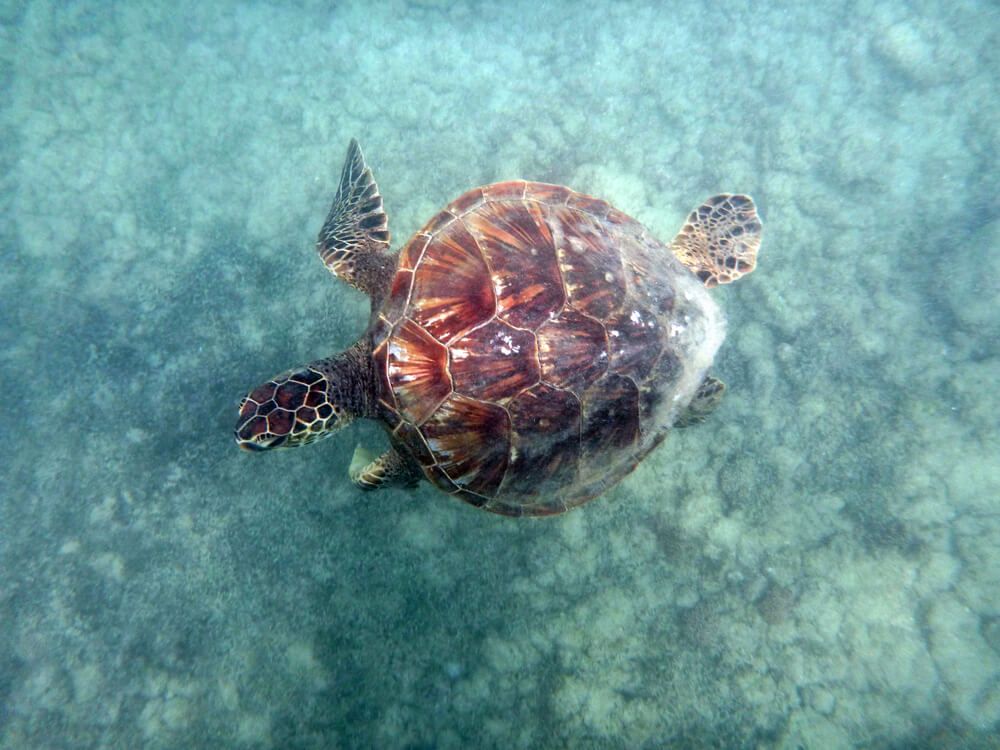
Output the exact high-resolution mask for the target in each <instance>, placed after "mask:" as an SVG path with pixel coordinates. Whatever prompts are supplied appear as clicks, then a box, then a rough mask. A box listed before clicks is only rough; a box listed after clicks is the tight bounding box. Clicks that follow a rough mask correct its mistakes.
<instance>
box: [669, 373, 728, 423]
mask: <svg viewBox="0 0 1000 750" xmlns="http://www.w3.org/2000/svg"><path fill="white" fill-rule="evenodd" d="M725 392H726V384H725V383H723V382H722V381H721V380H719V379H718V378H714V377H712V376H711V375H706V376H705V379H704V380H702V381H701V385H699V386H698V390H697V391H696V392H695V394H694V398H693V399H691V403H690V404H688V406H687V409H685V410H684V411H683V412H682V413H681V415H680V417H678V418H677V421H676V422H674V427H690V426H691V425H693V424H701V423H702V422H704V421H705V419H707V418H708V415H709V414H711V413H712V412H713V411H715V409H716V408H717V407H718V406H719V403H720V402H721V401H722V396H723V394H724V393H725Z"/></svg>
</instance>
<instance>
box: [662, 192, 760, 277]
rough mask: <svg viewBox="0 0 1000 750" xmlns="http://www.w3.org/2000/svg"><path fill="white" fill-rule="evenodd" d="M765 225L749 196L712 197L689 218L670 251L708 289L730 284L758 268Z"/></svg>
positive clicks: (725, 195)
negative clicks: (761, 237)
mask: <svg viewBox="0 0 1000 750" xmlns="http://www.w3.org/2000/svg"><path fill="white" fill-rule="evenodd" d="M761 229H762V225H761V222H760V217H759V216H758V215H757V207H756V206H755V205H754V202H753V198H751V197H750V196H749V195H730V194H728V193H722V194H720V195H713V196H712V197H711V198H709V199H708V200H707V201H705V202H704V203H702V204H701V205H700V206H698V208H696V209H695V210H694V211H692V212H691V214H690V215H689V216H688V219H687V221H686V222H685V223H684V226H683V227H681V231H680V232H678V233H677V236H676V237H674V241H673V242H672V243H671V245H670V249H671V250H673V251H674V255H675V256H677V259H678V260H679V261H680V262H681V263H683V264H684V265H685V266H687V267H688V269H690V271H691V273H693V274H694V275H695V276H697V277H698V278H699V279H701V280H702V281H703V282H704V284H705V286H708V287H712V286H716V285H717V284H728V283H729V282H731V281H736V279H738V278H740V277H741V276H745V275H746V274H748V273H750V272H751V271H753V269H754V267H755V266H756V265H757V251H758V250H759V249H760V232H761Z"/></svg>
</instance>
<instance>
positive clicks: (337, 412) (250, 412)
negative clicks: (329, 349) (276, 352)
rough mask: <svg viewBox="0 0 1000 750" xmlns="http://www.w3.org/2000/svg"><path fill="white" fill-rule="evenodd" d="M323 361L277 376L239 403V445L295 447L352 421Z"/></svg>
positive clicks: (237, 438) (241, 446) (237, 424)
mask: <svg viewBox="0 0 1000 750" xmlns="http://www.w3.org/2000/svg"><path fill="white" fill-rule="evenodd" d="M326 369H327V368H324V367H323V366H322V363H314V364H312V365H309V366H307V367H301V368H299V369H297V370H289V371H287V372H283V373H282V374H281V375H276V376H274V377H273V378H271V379H270V380H268V381H267V382H266V383H264V384H263V385H260V386H258V387H257V388H254V389H253V390H252V391H250V393H249V394H247V396H246V397H245V398H244V399H243V400H242V401H241V402H240V417H239V420H237V422H236V430H235V432H236V444H237V445H238V446H239V447H240V448H243V449H244V450H247V451H261V450H266V449H268V448H294V447H296V446H299V445H306V444H307V443H312V442H314V441H316V440H318V439H320V438H322V437H326V436H328V435H331V434H333V433H334V432H335V431H336V430H338V429H340V428H341V427H343V426H344V425H345V424H347V423H348V422H350V421H351V418H350V415H349V414H347V413H345V411H344V409H343V407H342V406H341V405H340V404H338V403H337V401H338V400H339V399H335V398H334V396H335V394H336V392H337V389H336V388H335V387H333V385H332V384H331V382H330V374H329V373H328V372H327V371H326Z"/></svg>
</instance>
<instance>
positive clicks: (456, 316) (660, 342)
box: [236, 140, 761, 516]
mask: <svg viewBox="0 0 1000 750" xmlns="http://www.w3.org/2000/svg"><path fill="white" fill-rule="evenodd" d="M760 233H761V222H760V219H759V218H758V216H757V211H756V208H755V206H754V203H753V201H752V200H751V199H750V198H749V197H748V196H745V195H729V194H723V195H716V196H714V197H712V198H709V199H708V200H707V201H705V203H703V204H702V205H700V206H698V207H697V208H696V209H695V210H694V211H692V212H691V214H690V215H689V216H688V218H687V222H686V223H685V224H684V226H683V228H682V229H681V231H680V233H679V234H678V235H677V236H676V237H675V238H674V240H673V242H672V243H671V244H670V245H669V246H664V245H663V244H662V243H660V242H658V241H657V240H656V239H655V238H654V237H653V236H652V235H651V234H650V233H649V231H647V230H646V229H645V228H644V227H643V226H642V225H640V224H639V223H638V222H637V221H636V220H635V219H632V218H630V217H629V216H626V215H625V214H624V213H622V212H621V211H618V210H616V209H615V208H613V207H612V206H610V205H609V204H608V203H605V202H604V201H602V200H598V199H597V198H592V197H590V196H587V195H583V194H581V193H577V192H574V191H573V190H570V189H569V188H566V187H561V186H557V185H548V184H543V183H539V182H526V181H522V180H518V181H512V182H500V183H496V184H493V185H487V186H485V187H479V188H475V189H473V190H470V191H468V192H466V193H464V194H463V195H461V196H460V197H458V198H457V199H455V200H454V201H452V202H451V203H450V204H449V205H448V206H447V207H446V208H445V209H444V210H443V211H441V212H440V213H438V214H437V215H436V216H435V217H434V218H432V219H431V220H430V221H429V222H427V224H425V225H424V227H423V228H422V229H421V230H420V231H418V232H417V233H416V234H415V235H414V236H413V237H412V238H411V239H410V241H409V242H407V243H406V245H404V246H403V248H402V249H401V250H400V251H399V252H398V253H391V252H390V251H389V230H388V221H387V218H386V214H385V211H384V209H383V207H382V197H381V195H380V194H379V190H378V187H377V185H376V184H375V179H374V177H373V176H372V172H371V169H370V168H369V167H368V166H367V164H366V163H365V160H364V156H363V155H362V153H361V148H360V147H359V146H358V143H357V141H355V140H352V141H351V144H350V146H349V147H348V150H347V159H346V161H345V164H344V168H343V172H342V174H341V177H340V186H339V188H338V190H337V194H336V197H335V198H334V200H333V206H332V207H331V209H330V213H329V215H328V216H327V218H326V222H325V223H324V224H323V228H322V230H321V231H320V234H319V240H318V242H317V249H318V251H319V255H320V258H322V260H323V262H324V263H325V264H326V266H327V268H328V269H329V270H330V271H331V272H333V274H334V276H336V277H338V278H340V279H343V280H344V281H346V282H347V283H349V284H351V285H352V286H354V287H356V288H357V289H359V290H361V291H362V292H364V293H366V294H367V295H369V296H370V297H371V301H372V306H371V310H372V312H371V317H370V321H369V324H368V329H367V330H366V331H365V333H364V335H363V336H362V337H361V339H360V340H359V341H358V342H357V343H356V344H354V346H352V347H351V348H349V349H347V350H346V351H344V352H341V353H340V354H336V355H334V356H332V357H330V358H328V359H322V360H319V361H317V362H313V363H311V364H308V365H305V366H304V367H299V368H296V369H294V370H289V371H287V372H284V373H282V374H280V375H277V376H275V377H273V378H271V379H270V380H269V381H267V382H266V383H264V384H263V385H261V386H259V387H257V388H255V389H254V390H252V391H251V392H250V393H249V395H247V397H246V398H244V399H243V401H242V402H241V404H240V409H239V411H240V413H239V420H238V422H237V424H236V442H237V443H238V444H239V446H240V447H241V448H245V449H248V450H255V451H256V450H261V449H266V448H277V447H290V446H298V445H304V444H306V443H311V442H313V441H315V440H316V439H317V438H320V437H323V436H326V435H329V434H331V433H332V432H334V431H335V430H338V429H340V428H341V427H343V426H344V425H346V424H347V423H349V422H350V421H351V420H352V419H354V418H357V417H367V418H369V419H374V420H377V421H379V422H381V423H382V425H383V426H384V427H385V429H386V431H387V432H388V435H389V442H390V444H391V447H390V448H389V450H388V451H386V452H385V453H383V454H382V455H381V456H379V457H377V458H374V460H369V459H371V458H372V457H371V456H366V453H365V451H364V450H362V449H360V448H359V449H357V450H356V451H355V456H354V460H353V461H352V463H351V469H350V476H351V479H352V480H353V481H354V483H355V484H356V485H358V486H359V487H361V488H365V489H375V488H379V487H385V486H387V485H390V484H396V485H400V484H402V485H412V484H416V482H417V481H418V480H420V479H428V480H430V482H431V483H433V484H434V485H436V486H437V487H438V488H439V489H441V490H444V491H445V492H447V493H448V494H450V495H453V496H454V497H457V498H460V499H461V500H464V501H466V502H467V503H469V504H471V505H473V506H475V507H477V508H482V509H483V510H487V511H491V512H494V513H501V514H505V515H511V516H541V515H549V514H553V513H560V512H562V511H565V510H568V509H569V508H573V507H575V506H577V505H580V504H582V503H584V502H586V501H587V500H590V499H591V498H594V497H596V496H597V495H599V494H601V493H602V492H603V491H604V490H606V489H607V488H608V487H610V486H611V485H613V484H615V483H616V482H617V481H619V480H620V479H621V478H622V477H624V476H625V475H626V474H628V473H629V472H630V471H632V469H634V468H635V466H636V465H637V463H638V462H639V461H640V460H641V459H642V458H643V457H644V456H645V455H646V454H647V453H649V452H650V451H651V450H652V449H653V448H654V447H656V446H657V445H658V444H659V443H660V442H661V441H662V440H663V438H664V437H665V436H666V435H667V432H668V431H669V430H670V429H671V428H672V427H683V426H687V425H689V424H693V423H696V422H700V421H702V420H703V419H704V418H705V416H706V415H707V414H708V413H710V412H711V411H712V410H713V409H714V408H715V406H716V405H717V404H718V403H719V400H720V399H721V397H722V393H723V389H724V386H723V384H722V383H721V382H719V381H718V380H716V379H715V378H714V377H712V376H711V375H708V374H707V373H708V368H709V366H710V365H711V364H712V359H713V358H714V356H715V353H716V350H717V349H718V348H719V345H720V344H721V343H722V340H723V338H724V336H725V319H724V317H723V315H722V313H721V311H720V310H719V308H718V306H717V305H716V304H715V302H714V301H713V300H712V299H711V298H710V296H709V295H708V293H707V291H706V287H713V286H715V285H716V284H721V283H727V282H731V281H734V280H736V279H738V278H739V277H741V276H743V275H745V274H747V273H750V272H751V271H752V270H753V269H754V266H755V263H756V255H757V250H758V248H759V246H760Z"/></svg>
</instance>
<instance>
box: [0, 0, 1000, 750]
mask: <svg viewBox="0 0 1000 750" xmlns="http://www.w3.org/2000/svg"><path fill="white" fill-rule="evenodd" d="M206 5H207V6H209V7H205V6H206ZM326 5H327V4H326V3H319V2H315V3H299V4H287V5H284V4H266V3H246V4H235V3H209V4H202V3H186V4H185V3H182V4H168V3H161V4H156V3H146V4H138V3H135V4H132V3H128V4H121V5H119V6H118V7H115V8H113V9H109V8H108V7H107V5H106V4H103V3H86V2H81V3H75V4H68V3H59V2H51V3H46V2H30V3H23V2H3V3H0V81H2V87H0V88H2V90H3V92H4V95H3V97H2V99H0V101H2V105H0V107H2V111H0V160H2V165H3V169H2V170H0V180H2V182H0V206H2V215H3V217H4V220H3V222H2V223H0V240H2V243H0V253H2V256H0V257H2V261H3V264H2V265H3V270H2V273H0V344H2V346H0V382H2V383H3V387H4V390H5V394H6V395H5V399H4V403H5V404H6V406H5V408H4V418H3V419H2V420H0V436H2V437H3V443H4V448H5V450H4V451H3V453H2V455H0V471H2V478H3V479H2V482H3V484H2V487H3V491H2V493H0V561H2V571H3V572H2V576H0V746H2V747H4V748H40V747H45V748H85V747H94V748H96V747H148V748H177V747H184V748H201V747H212V748H218V747H238V748H270V747H274V748H330V747H359V748H366V747H385V748H414V749H416V748H465V747H504V748H510V747H571V748H582V747H595V748H612V747H625V748H659V747H692V748H694V747H705V746H714V747H727V748H728V747H737V748H738V747H748V748H749V747H806V748H837V747H850V746H853V747H873V748H878V747H914V746H928V747H957V746H962V747H995V742H996V740H995V733H996V732H997V731H998V727H1000V552H998V550H1000V445H998V443H1000V440H998V435H997V416H996V415H997V413H998V410H1000V397H998V395H997V383H998V382H1000V308H998V305H997V300H998V294H1000V282H998V274H997V273H996V271H995V258H996V254H997V251H998V250H1000V205H998V203H997V198H996V196H997V194H998V192H1000V180H998V169H997V166H996V164H997V156H998V153H1000V129H998V128H997V125H996V123H997V121H998V118H1000V98H998V91H997V83H996V71H997V70H998V69H1000V53H998V49H1000V44H998V42H1000V15H998V11H997V8H996V6H995V5H994V4H992V3H988V2H981V3H976V2H958V3H950V2H948V3H946V2H914V3H910V4H908V5H906V6H904V5H903V4H901V3H896V2H890V1H888V0H886V1H885V2H872V1H867V2H858V3H843V4H839V3H829V4H821V5H817V4H815V3H800V4H791V3H779V4H763V3H761V4H757V3H753V4H751V3H749V2H728V3H719V4H709V3H699V4H693V3H676V4H675V5H674V7H669V6H668V5H666V4H663V3H648V4H643V3H629V2H621V3H617V2H616V3H614V4H610V3H607V4H606V3H600V2H591V3H571V2H553V3H548V4H543V5H541V7H539V6H538V4H537V3H528V2H525V3H517V4H507V3H503V4H493V3H489V4H487V3H465V4H461V3H446V2H440V3H437V2H429V1H425V2H410V3H407V2H393V3H383V4H373V5H372V6H370V7H369V6H366V5H362V4H360V3H359V4H356V5H352V4H341V5H338V6H337V7H336V8H334V9H333V10H330V9H329V8H327V7H326ZM765 5H766V7H765ZM352 136H356V137H358V138H359V139H360V140H361V143H362V145H363V146H364V148H365V151H366V155H367V157H368V159H369V162H370V163H371V164H372V166H373V168H374V169H375V173H376V177H377V179H378V181H379V185H380V188H381V191H382V194H383V196H384V197H385V202H386V206H387V209H388V212H389V216H390V225H391V228H392V230H393V233H394V238H395V242H397V243H398V242H400V241H403V240H405V238H406V237H407V236H408V235H409V234H410V233H411V232H413V231H414V230H415V229H416V228H418V227H419V226H420V224H422V223H423V221H424V220H426V219H427V218H428V217H430V216H431V215H432V214H433V213H434V212H435V211H436V209H438V208H439V207H440V206H442V205H444V204H445V203H447V202H448V201H449V200H451V199H452V198H453V197H455V196H456V195H458V194H459V193H461V192H462V191H464V190H465V189H467V188H469V187H471V186H473V185H477V184H483V183H488V182H492V181H496V180H500V179H508V178H515V177H523V178H528V179H535V180H543V181H548V182H557V183H563V184H568V185H570V186H571V187H573V188H575V189H578V190H581V191H585V192H588V193H592V194H596V195H599V196H601V197H603V198H606V199H608V200H610V201H611V202H613V203H614V204H615V205H616V206H618V207H619V208H621V209H623V210H625V211H627V212H628V213H630V214H632V215H634V216H635V217H637V218H638V219H639V220H641V221H642V222H643V223H645V224H646V225H647V226H648V227H649V228H650V229H651V230H652V231H653V232H655V233H656V234H657V235H658V236H659V237H661V238H662V239H664V240H669V239H670V237H672V236H673V234H674V232H675V231H676V230H677V228H678V227H679V225H680V224H681V222H682V221H683V219H684V216H685V214H686V212H687V211H688V210H689V209H690V208H692V207H693V206H694V205H696V204H697V203H698V202H699V201H701V200H702V199H703V198H704V197H705V196H707V195H710V194H712V193H714V192H719V191H744V192H748V193H750V194H752V195H753V196H754V197H755V199H756V200H757V201H758V204H759V205H760V206H761V209H762V212H763V215H764V218H765V230H764V231H765V234H764V244H763V248H762V252H761V256H760V262H759V265H758V267H757V270H756V271H755V273H754V274H753V275H751V276H749V277H747V278H746V279H745V280H743V281H741V282H740V283H738V284H735V285H733V286H732V287H726V288H722V289H718V290H716V291H715V295H716V299H717V300H718V301H719V302H720V304H721V305H722V306H723V308H724V309H725V310H726V312H727V315H728V317H729V319H730V334H729V338H728V339H727V341H726V342H725V344H724V346H723V350H722V353H721V356H720V358H719V360H718V361H717V366H716V369H717V371H718V373H719V374H720V376H721V377H723V378H724V379H725V380H726V381H727V382H728V384H729V393H728V395H727V397H726V400H725V401H724V402H723V404H722V407H721V408H720V409H719V411H717V412H716V414H714V415H713V416H712V418H711V419H710V420H709V421H708V422H707V423H706V424H704V425H702V426H700V427H698V428H697V429H692V430H686V431H684V432H683V433H678V434H677V435H674V436H672V437H671V439H669V440H668V441H667V442H666V443H665V444H664V445H663V446H662V447H661V448H660V449H658V450H657V451H656V452H655V453H654V454H653V455H652V456H651V457H650V458H649V459H647V460H646V461H645V462H644V463H643V464H642V465H641V466H640V468H639V469H638V470H637V471H636V472H635V473H634V474H633V475H631V476H630V477H629V478H628V479H627V480H625V481H624V482H623V483H622V484H620V485H619V486H618V487H616V488H615V489H613V490H612V491H611V492H609V493H608V494H607V495H606V496H605V497H603V498H601V499H600V500H597V501H595V502H593V503H591V504H588V505H586V506H585V507H583V508H582V509H579V510H577V511H574V512H572V513H570V514H568V515H565V516H560V517H557V518H553V519H548V520H544V521H534V522H531V521H512V520H510V519H506V518H501V517H496V516H492V515H489V514H485V513H481V512H478V511H475V510H474V509H472V508H470V507H468V506H465V505H462V504H460V503H456V502H454V501H452V500H449V499H448V498H447V497H445V496H443V495H440V494H439V493H437V492H436V491H434V490H432V489H431V488H430V487H429V486H427V485H424V486H423V487H421V488H420V489H419V490H417V491H415V492H406V491H402V490H387V491H385V492H382V493H377V494H366V495H360V494H359V493H358V492H357V491H355V490H354V489H353V488H352V487H351V486H350V484H349V483H348V482H347V480H346V476H345V472H346V468H347V465H348V463H349V461H350V457H351V454H352V451H353V449H354V445H355V444H356V443H364V444H366V445H371V446H375V447H377V446H380V445H383V444H384V443H383V442H380V441H383V440H384V438H382V437H381V436H380V434H379V431H378V429H377V428H376V427H374V426H371V425H357V426H356V427H352V428H350V430H349V432H348V434H345V435H342V436H340V437H339V439H335V440H330V441H327V442H324V443H321V444H319V445H316V446H312V447H310V448H306V449H303V450H300V451H288V452H285V453H281V452H279V453H274V454H267V455H262V456H248V455H245V454H243V453H241V452H239V451H237V450H236V449H235V447H234V445H233V443H232V436H231V429H232V424H233V422H234V419H235V413H236V405H237V402H238V398H239V397H240V396H241V395H242V394H243V393H244V392H245V390H246V389H247V388H249V387H251V386H253V385H254V384H256V383H257V382H259V381H260V380H261V379H262V378H265V377H267V376H269V375H271V374H273V373H274V372H277V371H279V370H281V369H282V368H284V367H286V366H288V365H291V364H293V363H298V362H304V361H307V360H310V359H312V358H315V357H319V356H325V355H327V354H329V353H331V352H332V351H334V350H337V349H340V348H343V347H345V346H347V345H349V344H350V343H352V342H353V340H354V339H355V338H356V336H357V335H358V334H359V333H360V332H361V330H362V329H363V327H364V322H365V319H366V304H367V303H366V300H365V299H364V298H363V297H362V296H361V295H360V294H358V293H357V292H355V291H354V290H352V289H350V288H348V287H346V286H344V285H339V284H337V283H334V281H333V280H331V278H330V277H329V274H327V273H326V272H325V271H324V270H323V269H322V267H321V265H320V263H319V261H318V260H317V259H316V257H315V255H314V253H313V250H312V243H313V240H314V238H315V234H316V232H317V230H318V229H319V226H320V224H321V222H322V219H323V217H324V216H325V214H326V210H327V208H328V205H329V200H330V198H331V196H332V193H333V190H334V188H335V185H336V179H337V176H338V170H339V168H340V160H341V159H342V157H343V153H344V150H345V147H346V144H347V142H348V140H349V138H350V137H352Z"/></svg>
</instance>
